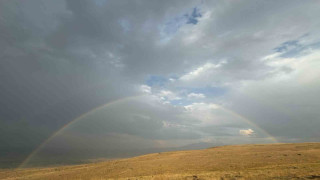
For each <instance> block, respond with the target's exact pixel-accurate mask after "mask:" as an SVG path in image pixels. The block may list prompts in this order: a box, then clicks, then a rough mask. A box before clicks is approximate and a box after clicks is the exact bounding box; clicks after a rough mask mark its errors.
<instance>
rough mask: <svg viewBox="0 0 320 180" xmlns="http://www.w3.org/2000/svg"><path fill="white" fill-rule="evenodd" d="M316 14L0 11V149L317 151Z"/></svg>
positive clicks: (28, 7) (67, 4) (266, 10)
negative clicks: (276, 144) (263, 146)
mask: <svg viewBox="0 0 320 180" xmlns="http://www.w3.org/2000/svg"><path fill="white" fill-rule="evenodd" d="M318 5H319V2H317V1H308V2H305V1H304V2H301V1H296V0H288V1H261V2H257V1H229V0H228V1H174V2H172V1H159V2H155V1H135V0H134V1H113V0H107V1H105V0H93V1H86V0H82V1H75V0H57V1H41V2H39V1H35V0H31V1H15V0H10V1H9V0H7V1H1V2H0V56H1V59H0V74H1V76H0V82H1V83H0V89H1V90H0V98H1V101H0V115H1V119H0V142H1V143H0V150H1V151H3V152H17V153H19V152H25V153H26V154H28V153H29V152H31V151H33V150H34V149H35V148H36V147H38V146H39V145H40V144H41V143H42V142H43V141H45V140H46V139H47V138H48V137H50V136H51V135H52V134H54V133H55V132H56V131H58V130H59V129H61V127H63V126H64V125H66V124H67V123H69V122H71V121H72V120H74V119H75V118H77V117H79V116H81V115H83V114H84V113H86V112H89V111H91V110H92V109H94V108H96V107H99V106H101V105H104V104H108V103H110V102H114V101H116V100H119V99H126V98H128V97H136V98H133V99H132V98H131V100H128V101H121V103H115V104H114V105H112V106H108V108H102V109H100V110H99V111H95V113H92V114H90V115H88V116H84V117H83V118H82V119H81V120H79V121H78V122H77V123H75V124H74V125H73V126H72V127H70V128H66V129H65V130H64V131H63V133H62V134H61V136H57V140H53V142H52V143H53V144H54V143H55V147H58V146H59V143H62V142H63V141H62V140H61V139H60V140H58V139H59V137H64V136H63V134H64V135H65V136H67V135H68V137H69V139H75V137H82V138H76V139H78V140H74V141H73V140H71V141H73V142H77V143H76V144H74V145H73V146H74V147H79V146H81V144H83V142H84V141H90V139H91V140H92V139H95V140H92V141H91V143H92V144H91V145H90V147H97V148H98V149H100V150H106V149H108V148H109V147H110V146H109V145H110V144H112V146H115V147H118V149H128V151H129V150H130V147H132V148H133V149H134V148H136V146H134V145H132V146H127V145H125V144H126V143H124V142H128V141H134V142H137V144H140V145H139V147H142V148H160V147H161V148H165V147H176V146H184V145H187V144H192V143H199V142H201V143H203V142H206V143H211V145H219V144H234V143H265V142H273V140H272V139H274V138H275V139H277V140H278V141H281V142H298V141H299V142H300V141H318V140H319V137H320V134H319V131H318V129H319V127H320V120H319V117H320V114H319V110H318V109H319V108H320V104H319V101H318V99H320V97H319V96H320V95H319V93H318V92H319V90H320V84H319V80H318V79H319V74H320V73H319V62H320V61H319V58H320V49H319V48H320V38H319V35H320V33H319V32H320V31H319V30H320V20H319V16H320V12H319V10H318ZM243 135H244V136H243ZM270 136H272V138H271V139H270ZM102 142H103V143H102ZM99 144H107V145H103V146H102V145H99ZM47 146H48V147H52V145H50V143H48V145H47ZM61 146H62V145H61ZM88 146H89V145H88ZM1 154H4V153H1ZM111 154H112V153H111Z"/></svg>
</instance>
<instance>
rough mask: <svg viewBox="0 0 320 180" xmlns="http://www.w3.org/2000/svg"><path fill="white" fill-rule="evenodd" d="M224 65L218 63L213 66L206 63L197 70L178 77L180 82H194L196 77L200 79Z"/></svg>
mask: <svg viewBox="0 0 320 180" xmlns="http://www.w3.org/2000/svg"><path fill="white" fill-rule="evenodd" d="M224 63H225V61H223V62H221V63H218V64H213V63H206V64H204V65H202V66H200V67H198V68H197V69H195V70H193V71H191V72H189V73H187V74H185V75H183V76H181V77H180V80H182V81H191V80H194V79H196V78H198V77H201V76H203V75H205V74H207V73H208V72H210V71H212V70H214V69H217V68H219V67H221V66H222V65H223V64H224Z"/></svg>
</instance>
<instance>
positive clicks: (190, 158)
mask: <svg viewBox="0 0 320 180" xmlns="http://www.w3.org/2000/svg"><path fill="white" fill-rule="evenodd" d="M0 179H96V180H100V179H131V180H133V179H219V180H220V179H320V143H299V144H264V145H235V146H222V147H215V148H209V149H204V150H191V151H176V152H164V153H154V154H147V155H143V156H138V157H134V158H128V159H120V160H112V161H106V162H98V163H91V164H82V165H74V166H61V167H54V168H52V167H51V168H30V169H29V168H27V169H3V170H0Z"/></svg>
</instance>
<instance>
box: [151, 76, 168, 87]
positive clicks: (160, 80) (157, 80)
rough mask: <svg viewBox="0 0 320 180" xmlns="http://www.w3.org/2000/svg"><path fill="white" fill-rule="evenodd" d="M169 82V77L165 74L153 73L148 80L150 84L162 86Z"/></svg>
mask: <svg viewBox="0 0 320 180" xmlns="http://www.w3.org/2000/svg"><path fill="white" fill-rule="evenodd" d="M167 82H168V79H167V78H165V77H163V76H156V75H151V76H150V77H149V78H148V79H147V80H146V84H147V85H148V86H151V87H152V86H160V87H163V86H164V85H165V84H166V83H167Z"/></svg>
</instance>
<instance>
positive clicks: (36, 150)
mask: <svg viewBox="0 0 320 180" xmlns="http://www.w3.org/2000/svg"><path fill="white" fill-rule="evenodd" d="M143 96H146V95H138V96H130V97H125V98H121V99H117V100H114V101H111V102H108V103H106V104H103V105H101V106H98V107H95V108H93V109H91V110H90V111H88V112H86V113H84V114H81V115H80V116H78V117H77V118H75V119H73V120H72V121H70V122H69V123H67V124H65V125H64V126H63V127H62V128H60V129H59V130H57V131H56V132H55V133H53V135H51V136H50V137H49V138H48V139H46V140H45V141H44V142H42V143H41V144H40V145H39V146H38V147H37V148H36V149H35V150H34V151H32V152H31V153H30V154H29V155H28V156H27V158H26V159H25V160H24V161H23V162H22V163H21V164H20V165H19V166H18V167H17V168H18V169H19V168H24V167H26V165H27V164H28V162H29V161H30V160H31V159H32V158H33V157H34V156H35V155H36V154H37V153H38V152H39V151H40V150H41V149H42V148H43V147H44V146H45V145H46V144H47V143H49V142H50V141H51V140H52V139H54V138H55V137H56V136H58V135H60V134H62V132H63V131H64V130H66V129H67V128H68V127H70V126H71V125H72V124H75V123H76V122H78V121H79V120H80V119H82V118H84V117H86V116H87V115H90V114H92V113H94V112H96V111H98V110H101V109H104V108H107V107H109V106H112V105H114V104H117V103H121V102H125V101H128V100H133V99H136V98H139V97H143ZM214 105H215V106H217V107H218V108H220V109H222V110H224V111H226V112H227V113H230V114H231V115H233V116H235V117H237V118H239V119H241V120H242V121H244V122H246V123H247V124H249V125H250V126H252V127H254V128H255V129H257V130H259V131H261V132H262V133H264V134H265V135H267V136H268V137H270V138H271V140H272V141H273V142H274V143H279V141H278V140H277V139H276V138H275V137H273V136H272V135H270V134H269V133H268V132H267V131H265V130H264V129H262V128H260V127H259V126H258V125H256V124H255V123H253V122H252V121H250V120H249V119H247V118H245V117H244V116H242V115H240V114H238V113H236V112H234V111H231V110H229V109H226V108H224V107H222V106H220V105H217V104H214Z"/></svg>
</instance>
